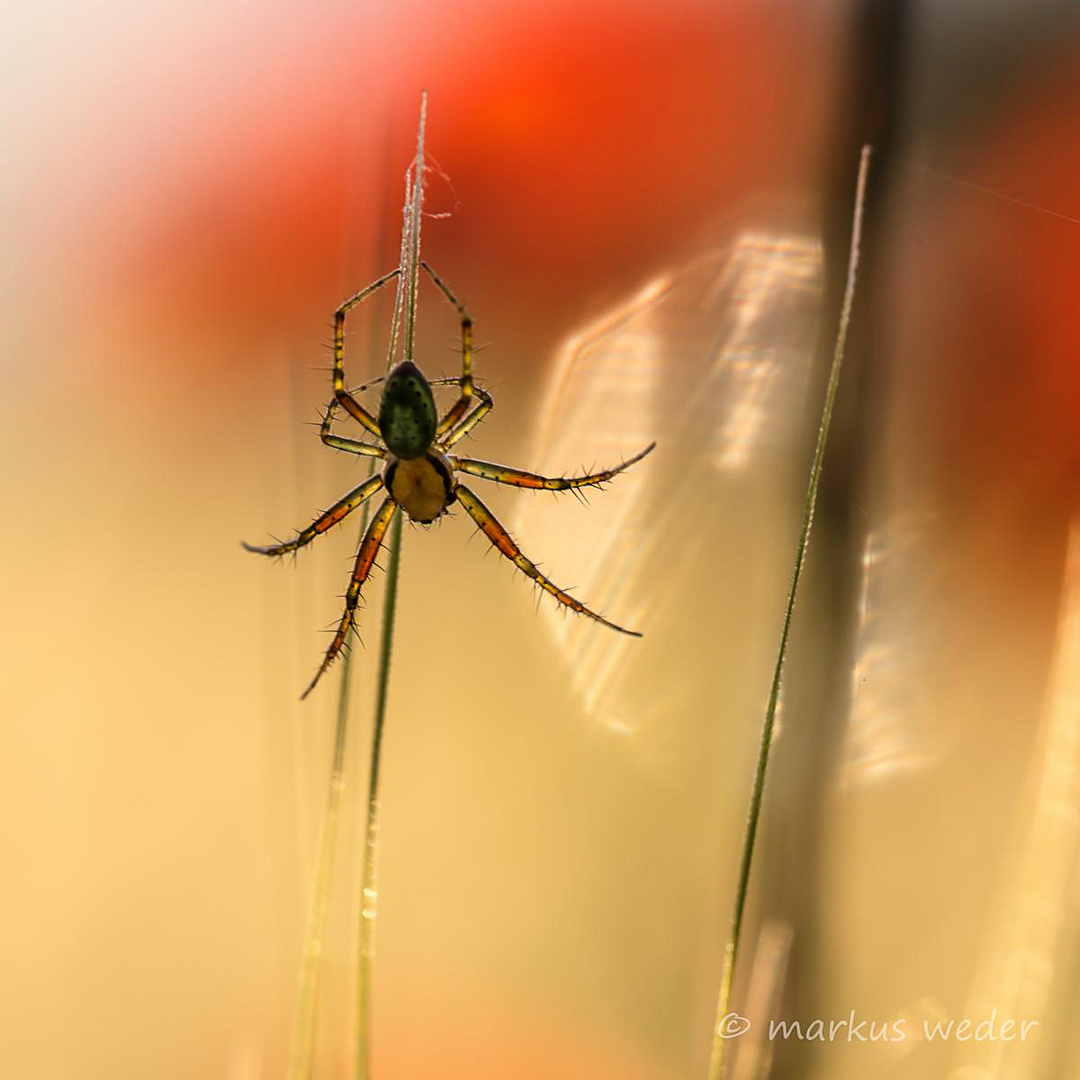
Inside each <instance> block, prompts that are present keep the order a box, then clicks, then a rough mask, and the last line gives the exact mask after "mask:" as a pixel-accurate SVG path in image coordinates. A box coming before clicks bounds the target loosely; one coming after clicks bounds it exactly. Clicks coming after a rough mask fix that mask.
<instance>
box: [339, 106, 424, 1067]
mask: <svg viewBox="0 0 1080 1080" xmlns="http://www.w3.org/2000/svg"><path fill="white" fill-rule="evenodd" d="M426 121H427V94H426V93H424V94H422V95H421V98H420V123H419V125H418V127H417V133H416V160H415V161H414V162H413V167H412V170H411V177H408V178H407V180H406V187H405V208H404V213H403V222H402V230H401V261H400V264H399V265H400V267H401V275H400V277H399V278H398V286H397V297H396V299H395V302H394V321H393V325H392V327H391V333H390V349H389V355H388V357H387V368H388V369H389V368H390V366H392V364H393V361H394V353H395V350H396V346H397V338H398V327H399V325H400V324H402V323H403V336H404V342H403V352H404V355H405V359H406V360H412V359H413V357H414V356H415V353H416V301H417V294H418V292H419V288H420V225H421V222H422V219H423V205H424V128H425V124H426ZM401 523H402V513H401V511H400V510H399V511H398V513H397V514H396V515H395V517H394V524H393V528H392V530H391V534H390V542H389V544H388V547H389V551H390V565H389V566H388V567H387V572H386V595H385V598H384V600H383V622H382V638H381V641H380V644H379V667H378V676H377V679H376V699H375V721H374V725H373V729H372V735H371V761H370V768H369V773H368V792H367V807H368V812H367V825H366V827H365V830H364V849H363V850H364V854H363V863H362V871H361V878H360V888H361V894H360V895H361V902H360V934H359V956H358V963H357V1012H356V1056H355V1060H354V1064H353V1075H354V1077H355V1078H356V1080H369V1077H370V1076H371V965H372V958H373V957H374V954H375V917H376V913H377V906H378V860H379V810H380V802H379V769H380V766H381V764H382V741H383V732H384V729H385V723H386V705H387V699H388V696H389V686H390V658H391V654H392V651H393V640H394V616H395V613H396V609H397V585H398V577H399V574H400V567H401V540H402V524H401Z"/></svg>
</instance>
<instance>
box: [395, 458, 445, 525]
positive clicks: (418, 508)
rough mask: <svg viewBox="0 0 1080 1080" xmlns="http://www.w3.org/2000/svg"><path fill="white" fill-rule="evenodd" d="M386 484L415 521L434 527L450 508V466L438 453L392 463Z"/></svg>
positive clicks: (396, 500)
mask: <svg viewBox="0 0 1080 1080" xmlns="http://www.w3.org/2000/svg"><path fill="white" fill-rule="evenodd" d="M384 482H385V484H386V488H387V490H388V491H389V492H390V495H391V497H392V498H393V500H394V502H396V503H397V504H398V505H399V506H400V507H401V508H402V509H403V510H404V511H405V513H406V514H408V515H409V517H410V518H411V519H412V520H413V521H418V522H420V524H421V525H430V524H431V522H433V521H434V520H435V519H436V518H437V517H438V516H439V515H440V514H441V513H442V512H443V511H444V510H445V509H446V508H447V506H448V505H449V504H450V492H451V489H452V487H453V480H452V479H451V472H450V464H449V462H447V460H446V458H445V457H443V455H442V454H440V453H438V452H437V451H432V452H431V453H428V454H425V455H424V456H423V457H420V458H413V459H411V460H406V461H392V462H391V463H390V465H389V466H388V467H387V469H386V473H385V476H384Z"/></svg>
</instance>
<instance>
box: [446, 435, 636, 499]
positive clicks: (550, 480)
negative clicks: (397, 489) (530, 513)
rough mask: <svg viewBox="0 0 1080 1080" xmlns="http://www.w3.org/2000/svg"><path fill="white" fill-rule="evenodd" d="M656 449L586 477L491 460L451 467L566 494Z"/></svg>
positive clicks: (470, 460) (455, 463)
mask: <svg viewBox="0 0 1080 1080" xmlns="http://www.w3.org/2000/svg"><path fill="white" fill-rule="evenodd" d="M655 446H656V443H649V445H648V446H646V447H645V449H644V450H642V451H641V453H640V454H635V455H634V457H632V458H630V459H629V460H627V461H624V462H623V463H622V464H621V465H616V466H615V468H614V469H605V470H604V471H603V472H598V473H590V474H589V475H587V476H538V475H537V474H536V473H531V472H524V471H523V470H521V469H511V468H509V467H508V466H506V465H496V464H494V463H493V462H491V461H476V460H474V459H473V458H459V457H452V458H450V464H451V466H452V467H453V468H454V469H455V470H456V471H457V472H464V473H470V474H471V475H473V476H479V477H482V478H483V479H484V480H494V481H495V483H497V484H511V485H512V486H513V487H521V488H536V489H539V490H542V491H567V490H569V489H571V488H580V487H589V486H591V485H594V484H603V483H605V482H606V481H608V480H610V479H611V478H612V477H613V476H617V475H618V474H619V473H621V472H622V471H623V469H628V468H630V466H631V465H633V464H634V463H635V462H638V461H640V460H641V459H642V458H643V457H645V455H646V454H648V453H649V452H650V451H651V450H652V449H653V448H654V447H655Z"/></svg>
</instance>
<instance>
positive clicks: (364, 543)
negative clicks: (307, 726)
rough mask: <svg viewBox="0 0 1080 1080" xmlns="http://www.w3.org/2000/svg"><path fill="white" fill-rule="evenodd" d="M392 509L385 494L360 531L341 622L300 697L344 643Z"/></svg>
mask: <svg viewBox="0 0 1080 1080" xmlns="http://www.w3.org/2000/svg"><path fill="white" fill-rule="evenodd" d="M396 512H397V503H396V502H394V500H393V499H391V498H390V497H389V496H387V498H385V499H384V500H383V504H382V506H380V507H379V509H378V510H377V511H376V512H375V516H374V517H373V518H372V519H371V524H370V525H369V526H368V529H367V532H366V533H364V539H363V540H361V541H360V549H359V550H358V551H357V553H356V565H355V566H354V567H353V573H352V580H351V581H350V582H349V588H348V590H347V591H346V593H345V613H344V614H343V615H342V616H341V622H340V623H338V628H337V630H336V631H335V632H334V637H333V639H332V640H331V642H330V647H329V648H328V649H327V650H326V656H324V657H323V661H322V663H321V664H320V665H319V670H318V671H316V672H315V678H314V679H312V680H311V682H310V683H308V688H307V689H306V690H305V691H304V692H303V693H302V694H301V695H300V700H301V701H303V700H304V698H306V697H307V696H308V694H310V693H311V691H312V690H314V689H315V684H316V683H317V682H318V681H319V680H320V679H321V678H322V677H323V675H324V674H325V672H326V669H327V668H328V667H330V665H331V664H332V663H333V662H334V658H335V657H336V656H337V654H338V653H339V652H341V647H342V645H344V644H345V639H346V638H347V637H348V636H349V631H350V630H351V629H352V626H353V623H354V621H355V619H356V605H357V604H358V603H359V602H360V589H361V587H362V586H363V584H364V582H365V581H367V578H368V575H369V574H370V573H371V567H372V566H373V565H374V563H375V556H376V555H377V554H378V553H379V548H380V547H381V546H382V542H383V537H384V536H385V535H386V530H387V528H389V526H390V522H391V520H392V519H393V517H394V514H395V513H396Z"/></svg>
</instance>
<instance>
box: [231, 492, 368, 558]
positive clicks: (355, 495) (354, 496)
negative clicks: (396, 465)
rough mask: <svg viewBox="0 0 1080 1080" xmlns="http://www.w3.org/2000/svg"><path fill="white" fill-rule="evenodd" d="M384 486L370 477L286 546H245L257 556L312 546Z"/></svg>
mask: <svg viewBox="0 0 1080 1080" xmlns="http://www.w3.org/2000/svg"><path fill="white" fill-rule="evenodd" d="M382 486H383V480H382V477H381V476H370V477H368V479H367V480H365V481H364V482H363V483H362V484H361V485H360V486H359V487H355V488H353V490H352V491H350V492H349V494H348V495H346V496H345V498H343V499H339V500H338V501H337V502H336V503H334V505H333V506H331V507H330V509H329V510H327V511H326V512H325V513H323V514H320V515H319V517H317V518H316V519H315V520H314V521H313V522H312V523H311V524H310V525H309V526H308V527H307V528H306V529H304V530H303V531H302V532H300V533H298V534H297V536H296V539H295V540H290V541H288V542H287V543H284V544H272V545H271V546H270V547H256V546H255V545H254V544H244V547H245V548H246V549H247V550H248V551H254V552H255V554H256V555H287V554H288V553H289V552H290V551H296V550H297V548H302V547H304V545H305V544H310V543H311V541H312V540H314V539H315V537H316V536H318V535H319V534H320V533H324V532H326V530H327V529H329V528H330V527H331V526H332V525H336V524H337V523H338V522H339V521H341V520H342V519H343V518H344V517H345V516H346V515H347V514H350V513H351V512H352V511H353V510H355V509H356V508H357V507H358V506H359V505H360V504H361V503H362V502H364V501H365V500H366V499H370V498H371V496H372V495H374V494H375V492H376V491H378V490H379V488H381V487H382Z"/></svg>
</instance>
